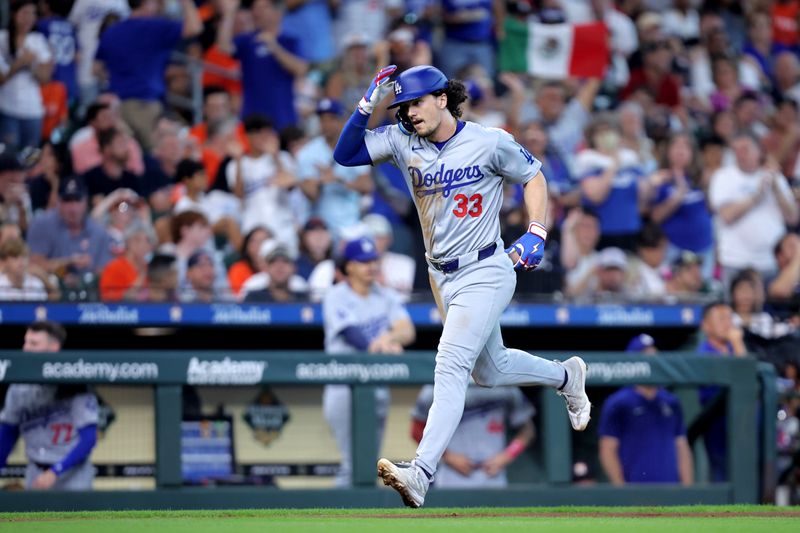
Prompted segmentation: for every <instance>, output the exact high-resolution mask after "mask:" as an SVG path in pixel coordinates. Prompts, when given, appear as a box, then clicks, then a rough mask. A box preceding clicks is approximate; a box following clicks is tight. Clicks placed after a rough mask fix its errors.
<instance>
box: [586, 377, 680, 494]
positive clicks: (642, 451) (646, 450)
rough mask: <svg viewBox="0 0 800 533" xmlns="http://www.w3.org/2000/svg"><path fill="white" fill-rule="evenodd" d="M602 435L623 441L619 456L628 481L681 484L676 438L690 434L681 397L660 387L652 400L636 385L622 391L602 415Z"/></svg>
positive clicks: (605, 405)
mask: <svg viewBox="0 0 800 533" xmlns="http://www.w3.org/2000/svg"><path fill="white" fill-rule="evenodd" d="M598 434H599V435H600V436H608V437H614V438H616V439H618V440H619V458H620V462H621V463H622V472H623V476H624V477H625V481H626V482H627V483H678V482H679V481H680V477H679V475H678V454H677V451H676V448H675V439H676V438H677V437H680V436H682V435H685V434H686V429H685V427H684V424H683V411H682V410H681V404H680V402H678V399H677V398H676V397H675V396H673V395H672V394H671V393H669V392H667V391H665V390H663V389H659V391H658V393H657V394H656V397H655V398H654V399H653V400H648V399H647V398H645V397H644V396H642V395H641V394H639V393H638V392H636V389H635V388H634V387H625V388H623V389H620V390H618V391H617V392H615V393H614V394H612V395H611V396H609V398H608V400H606V402H605V404H604V405H603V411H602V413H601V414H600V425H599V429H598Z"/></svg>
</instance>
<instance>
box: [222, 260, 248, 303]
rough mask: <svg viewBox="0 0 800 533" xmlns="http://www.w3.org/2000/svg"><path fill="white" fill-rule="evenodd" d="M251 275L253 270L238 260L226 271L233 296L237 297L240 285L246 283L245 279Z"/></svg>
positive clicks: (245, 262) (240, 288) (244, 262)
mask: <svg viewBox="0 0 800 533" xmlns="http://www.w3.org/2000/svg"><path fill="white" fill-rule="evenodd" d="M252 275H253V269H251V268H250V265H248V264H247V261H245V260H244V259H240V260H239V261H236V262H235V263H234V264H232V265H231V267H230V268H229V269H228V283H229V284H230V286H231V290H232V291H233V293H234V294H236V295H238V294H239V291H241V290H242V285H244V282H245V281H247V278H249V277H250V276H252Z"/></svg>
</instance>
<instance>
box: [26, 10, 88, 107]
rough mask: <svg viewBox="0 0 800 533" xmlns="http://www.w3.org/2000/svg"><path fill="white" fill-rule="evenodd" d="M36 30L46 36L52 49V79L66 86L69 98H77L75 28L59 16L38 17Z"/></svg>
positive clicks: (76, 43)
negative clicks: (53, 63)
mask: <svg viewBox="0 0 800 533" xmlns="http://www.w3.org/2000/svg"><path fill="white" fill-rule="evenodd" d="M36 31H38V32H39V33H41V34H42V35H44V36H45V37H46V38H47V42H48V43H50V48H52V50H53V60H54V62H55V65H54V66H53V80H55V81H60V82H61V83H63V84H64V85H65V86H66V88H67V97H68V98H69V99H70V100H74V99H76V98H78V96H79V92H78V80H77V77H76V76H77V75H76V65H75V53H76V52H77V50H78V37H77V34H76V32H75V28H74V27H73V26H72V24H70V23H69V22H68V21H67V20H65V19H63V18H61V17H49V18H44V19H40V20H39V22H37V23H36Z"/></svg>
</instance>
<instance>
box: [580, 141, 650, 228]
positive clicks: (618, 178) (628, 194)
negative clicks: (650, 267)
mask: <svg viewBox="0 0 800 533" xmlns="http://www.w3.org/2000/svg"><path fill="white" fill-rule="evenodd" d="M622 152H623V156H622V163H621V164H620V167H619V170H617V173H616V175H615V176H614V177H613V178H612V184H611V190H610V191H609V193H608V196H606V198H605V200H603V201H602V202H600V203H594V202H592V201H590V200H589V199H588V198H586V197H584V198H583V200H582V201H583V205H584V206H586V207H591V208H592V209H593V210H594V211H595V212H596V213H597V216H598V217H599V218H600V231H601V233H602V234H603V235H629V234H632V233H637V232H638V231H639V229H640V228H641V226H642V219H641V216H640V214H639V180H640V179H641V178H642V177H643V176H644V171H643V170H642V168H641V166H639V164H638V163H637V162H635V161H636V157H635V155H633V153H632V152H631V151H629V150H627V151H626V150H623V151H622ZM609 164H611V159H610V158H607V157H605V156H603V155H600V154H599V153H598V152H594V151H590V150H585V151H583V152H580V153H579V154H578V157H577V158H576V160H575V173H576V175H577V178H578V181H583V180H591V179H599V178H600V176H602V175H603V172H604V171H605V169H606V168H607V166H608V165H609Z"/></svg>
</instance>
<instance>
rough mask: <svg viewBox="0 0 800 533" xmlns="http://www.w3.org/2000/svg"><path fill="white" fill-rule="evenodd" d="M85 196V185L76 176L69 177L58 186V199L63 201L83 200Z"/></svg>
mask: <svg viewBox="0 0 800 533" xmlns="http://www.w3.org/2000/svg"><path fill="white" fill-rule="evenodd" d="M86 196H87V191H86V185H85V184H84V183H83V180H82V179H81V178H79V177H77V176H69V177H68V178H66V179H64V180H61V183H60V184H59V186H58V197H59V198H60V199H61V200H65V201H75V200H83V199H84V198H86Z"/></svg>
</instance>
